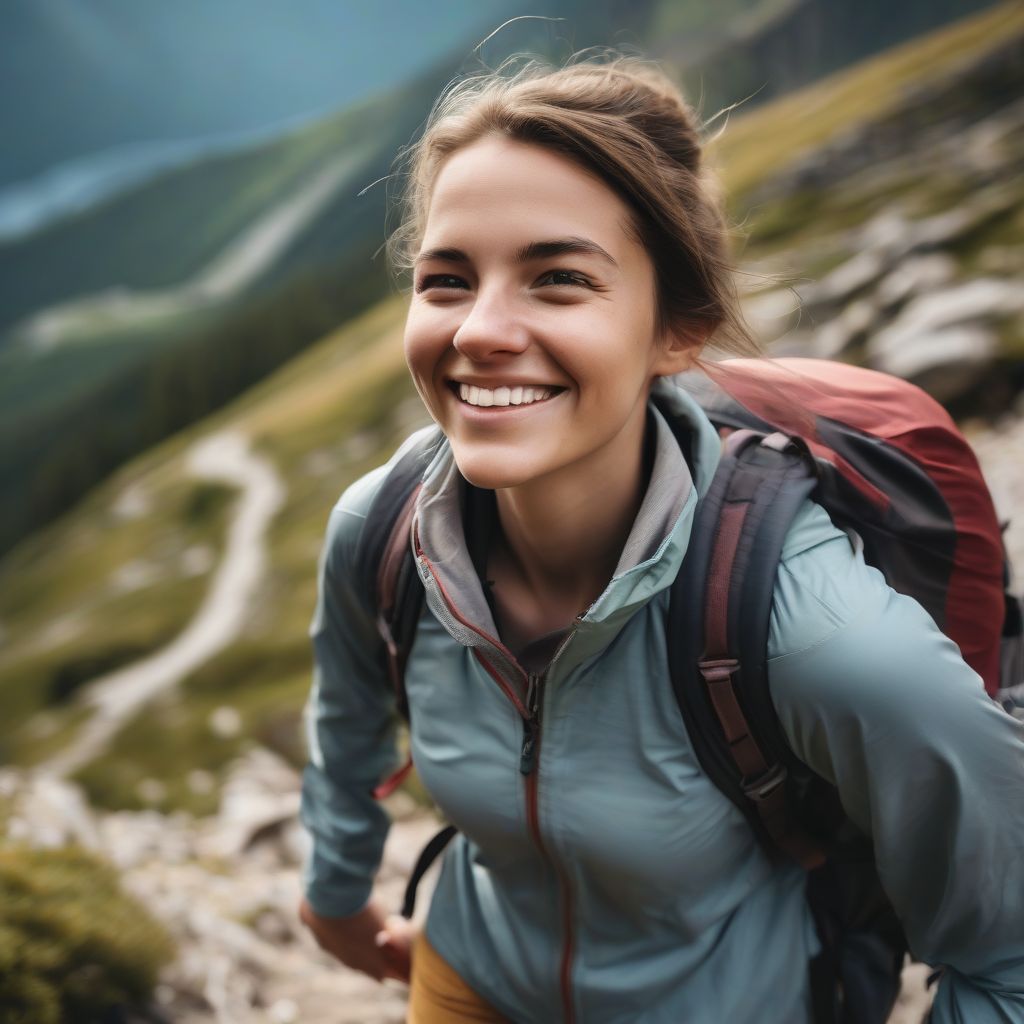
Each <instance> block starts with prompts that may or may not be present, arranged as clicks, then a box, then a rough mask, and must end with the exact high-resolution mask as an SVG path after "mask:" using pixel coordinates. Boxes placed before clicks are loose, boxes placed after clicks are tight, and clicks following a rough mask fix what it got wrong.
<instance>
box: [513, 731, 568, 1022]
mask: <svg viewBox="0 0 1024 1024" xmlns="http://www.w3.org/2000/svg"><path fill="white" fill-rule="evenodd" d="M535 742H536V744H537V746H536V751H535V753H534V758H535V761H534V765H533V771H531V772H530V774H529V775H527V776H526V779H525V782H526V822H527V825H528V827H529V829H530V833H531V835H532V836H533V841H534V843H535V844H536V846H537V849H538V850H540V854H541V856H542V857H543V858H544V859H545V860H546V861H547V862H548V864H550V865H551V867H552V869H553V870H554V872H555V875H556V877H557V878H558V886H559V889H560V890H561V897H562V936H563V938H562V962H561V965H560V967H559V971H558V983H559V987H560V989H561V993H562V1018H563V1020H564V1021H565V1024H573V1022H574V1021H575V1019H576V1014H575V1011H574V1009H573V1003H572V958H573V952H574V948H575V938H574V935H573V927H572V886H571V884H570V882H569V878H568V876H567V875H566V873H565V871H564V869H563V868H562V866H561V865H560V864H559V863H558V862H557V861H556V860H555V859H554V858H553V857H552V856H551V854H550V853H549V852H548V848H547V846H546V845H545V844H544V837H543V836H542V835H541V831H540V810H539V808H538V806H537V776H538V774H539V773H540V747H541V730H540V724H539V722H538V726H537V738H536V741H535Z"/></svg>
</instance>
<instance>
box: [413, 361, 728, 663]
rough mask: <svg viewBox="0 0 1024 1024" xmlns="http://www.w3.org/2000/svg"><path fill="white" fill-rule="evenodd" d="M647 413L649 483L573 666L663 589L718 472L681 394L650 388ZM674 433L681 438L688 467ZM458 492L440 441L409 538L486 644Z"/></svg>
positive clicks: (483, 607) (700, 417) (459, 481)
mask: <svg viewBox="0 0 1024 1024" xmlns="http://www.w3.org/2000/svg"><path fill="white" fill-rule="evenodd" d="M650 409H651V413H652V415H653V418H654V422H655V425H656V434H655V457H654V465H653V469H652V473H651V480H650V483H649V484H648V488H647V493H646V494H645V496H644V500H643V502H642V503H641V506H640V511H639V512H638V514H637V517H636V520H635V521H634V523H633V528H632V530H631V532H630V534H629V537H628V539H627V541H626V544H625V547H624V548H623V551H622V555H621V557H620V559H619V563H618V565H617V567H616V570H615V573H614V575H613V576H612V579H611V580H610V581H609V583H608V586H607V587H606V588H605V590H604V592H603V593H602V594H601V595H600V597H598V599H597V600H596V601H595V602H594V603H593V604H592V605H591V606H590V608H589V609H587V611H586V613H585V614H584V615H583V616H582V617H581V618H580V619H578V620H577V629H576V637H575V638H574V642H573V644H572V646H573V648H574V657H573V658H572V661H573V662H578V661H579V660H581V659H582V658H583V657H587V656H589V654H590V653H596V651H597V650H599V649H600V648H601V647H603V646H604V645H605V644H607V643H608V642H609V640H610V639H611V638H612V635H613V634H615V633H617V632H618V630H619V629H620V628H621V627H622V626H623V625H624V624H625V622H626V621H627V620H628V619H629V617H630V616H631V615H632V614H633V613H634V612H635V611H636V610H637V609H638V608H639V607H640V606H641V605H643V604H645V603H646V602H647V601H649V600H650V599H651V598H652V597H653V596H654V595H655V594H657V593H658V592H659V591H661V590H663V589H664V588H666V587H667V586H669V585H670V584H671V582H672V580H673V579H674V578H675V576H676V574H677V573H678V571H679V567H680V566H681V565H682V561H683V556H684V555H685V553H686V547H687V544H688V542H689V538H690V531H691V529H692V526H693V514H694V509H695V507H696V504H697V499H698V497H699V496H700V495H703V494H705V493H706V492H707V490H708V488H709V487H710V485H711V480H712V478H713V477H714V473H715V469H716V467H717V465H718V458H719V453H720V450H721V446H720V442H719V438H718V434H717V432H716V430H715V428H714V427H713V426H712V425H711V423H710V421H709V420H708V418H707V417H706V416H705V414H704V412H703V410H702V409H701V408H700V406H699V405H697V403H696V402H695V401H694V399H693V398H692V397H691V396H690V395H689V394H688V393H687V392H686V391H684V390H683V389H682V388H680V387H679V386H678V385H677V384H675V383H674V382H672V381H671V380H669V379H665V378H661V379H659V380H658V381H656V382H655V385H654V387H653V388H652V392H651V404H650ZM669 420H671V421H672V424H673V426H674V427H675V433H673V428H672V427H671V426H670V425H669ZM676 434H679V435H681V436H683V437H684V438H688V439H689V456H690V464H689V465H688V464H687V460H686V459H685V458H684V456H683V452H682V450H681V448H680V446H679V443H678V442H677V440H676ZM464 486H465V481H464V479H463V477H462V475H461V474H460V473H459V471H458V467H457V466H456V465H455V459H454V457H453V455H452V451H451V447H450V445H449V444H448V442H447V441H443V442H442V444H441V445H440V447H439V449H438V451H437V453H436V455H435V456H434V458H433V460H432V461H431V463H430V465H429V466H428V467H427V470H426V473H425V474H424V478H423V487H422V489H421V491H420V496H419V500H418V502H417V507H416V526H415V529H416V536H417V539H418V543H419V546H420V549H421V551H422V553H423V555H424V556H425V557H426V558H427V559H428V560H429V562H430V564H431V567H432V569H433V571H434V573H435V574H436V576H437V578H438V581H439V582H440V584H441V587H440V590H442V591H443V593H444V594H445V595H446V596H447V599H448V601H449V602H450V604H451V605H453V606H454V607H455V608H457V610H458V613H459V616H460V617H461V618H463V619H465V620H468V621H469V622H471V623H473V625H474V627H476V628H477V629H479V631H481V632H482V633H484V634H486V635H487V636H490V637H494V636H495V635H496V629H495V625H494V620H493V617H492V615H491V612H490V608H489V607H488V604H487V601H486V598H485V597H484V593H483V589H482V587H481V585H480V581H479V578H478V577H477V574H476V571H475V569H474V567H473V563H472V560H471V558H470V555H469V551H468V549H467V546H466V542H465V535H464V530H463V523H462V509H463V488H464ZM439 618H441V619H442V621H444V616H439Z"/></svg>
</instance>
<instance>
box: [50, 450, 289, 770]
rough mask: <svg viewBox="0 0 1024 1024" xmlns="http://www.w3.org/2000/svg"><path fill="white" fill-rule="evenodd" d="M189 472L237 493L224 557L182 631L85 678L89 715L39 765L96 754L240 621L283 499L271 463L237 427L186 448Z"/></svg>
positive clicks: (63, 766)
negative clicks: (143, 655)
mask: <svg viewBox="0 0 1024 1024" xmlns="http://www.w3.org/2000/svg"><path fill="white" fill-rule="evenodd" d="M187 468H188V470H189V472H190V473H191V474H193V475H194V476H198V477H200V478H202V479H205V480H216V481H219V482H223V483H227V484H229V485H231V486H233V487H237V488H238V489H239V491H240V492H241V493H240V494H239V497H238V499H237V503H236V506H235V509H234V514H233V519H232V521H231V525H230V527H229V528H228V535H227V543H226V545H225V549H224V557H223V559H222V561H221V564H220V566H219V567H218V569H217V571H216V573H215V575H214V578H213V581H212V583H211V585H210V589H209V591H208V592H207V595H206V598H205V600H204V601H203V603H202V605H201V606H200V607H199V609H198V611H197V612H196V614H195V615H194V616H193V618H192V621H191V622H190V623H189V624H188V626H187V627H186V628H185V630H184V631H183V632H182V633H181V634H180V635H179V636H178V637H176V638H175V639H174V640H173V641H172V642H171V643H169V644H168V645H167V646H166V647H164V648H162V649H161V650H159V651H157V652H156V653H155V654H153V655H151V656H150V657H148V658H144V659H143V660H142V661H137V662H133V663H132V664H131V665H127V666H126V667H124V668H121V669H118V670H117V671H115V672H111V673H109V674H108V675H105V676H101V677H100V678H98V679H96V680H95V681H93V682H92V683H90V684H89V686H88V688H87V690H86V691H85V697H84V699H85V702H86V704H87V705H88V706H89V707H91V708H92V709H93V715H92V717H91V718H90V719H89V721H88V722H87V723H86V724H85V725H84V726H83V727H82V728H81V730H80V731H79V733H78V735H77V736H76V738H75V740H74V742H73V743H71V745H70V746H68V747H67V748H66V749H65V750H63V751H62V752H61V753H60V754H58V755H57V756H56V757H54V758H52V759H50V760H49V761H46V762H44V763H43V764H41V765H39V768H38V770H39V771H41V772H49V773H53V774H58V775H67V774H69V773H71V772H73V771H75V770H76V769H78V768H79V767H81V766H82V765H83V764H85V763H87V762H88V761H90V760H91V759H92V758H94V757H95V756H96V755H97V753H99V752H100V751H101V750H102V749H103V746H104V745H105V744H106V742H107V741H108V740H109V739H110V737H111V736H112V735H113V733H114V732H116V730H117V729H118V728H119V727H120V726H121V725H122V723H124V722H125V721H126V720H128V719H129V718H131V716H132V715H134V714H135V713H136V711H138V709H139V708H140V707H141V706H142V705H143V704H144V703H146V702H147V701H148V700H150V699H152V698H153V697H154V696H155V695H156V694H158V693H160V692H161V691H163V690H166V689H168V688H169V687H171V686H174V685H175V683H177V682H178V680H179V679H181V678H183V677H184V676H185V675H187V674H188V673H189V672H191V671H193V670H194V669H195V668H198V667H199V666H200V665H201V664H202V663H203V662H205V661H207V660H208V659H209V658H211V657H213V655H215V654H216V653H217V652H218V651H221V650H222V649H223V648H225V647H227V646H228V644H230V643H231V642H232V641H233V640H234V639H235V637H236V636H237V635H238V633H239V631H240V630H241V628H242V625H243V623H244V621H245V616H246V612H247V610H248V607H249V602H250V600H251V598H252V596H253V594H254V592H255V591H256V588H257V587H258V586H259V583H260V581H261V579H262V578H263V574H264V571H265V568H266V561H267V553H266V537H265V535H266V531H267V527H268V526H269V524H270V522H271V520H272V519H273V517H274V515H275V514H276V512H277V510H278V509H279V508H280V507H281V505H282V503H283V502H284V499H285V494H286V491H285V486H284V484H283V483H282V481H281V479H280V477H279V476H278V474H277V472H276V470H275V469H274V467H273V466H272V465H271V464H270V462H268V461H267V460H266V459H265V458H263V457H262V456H259V455H256V454H254V453H253V452H252V451H251V450H250V448H249V442H248V439H247V438H246V437H244V436H242V435H241V434H237V433H223V434H215V435H213V436H211V437H207V438H203V439H202V440H200V441H199V442H197V443H196V444H195V446H194V447H193V448H192V449H191V450H190V451H189V453H188V455H187Z"/></svg>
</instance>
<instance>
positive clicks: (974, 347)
mask: <svg viewBox="0 0 1024 1024" xmlns="http://www.w3.org/2000/svg"><path fill="white" fill-rule="evenodd" d="M870 344H871V346H872V351H871V356H872V359H871V365H872V366H874V367H875V369H878V370H884V371H885V372H886V373H892V374H895V375H896V376H898V377H903V378H904V379H906V380H912V381H914V383H916V384H918V385H920V386H921V387H923V388H924V389H925V390H926V391H927V392H928V393H929V394H930V395H931V396H932V397H933V398H936V399H938V400H939V401H940V402H949V401H950V400H951V399H954V398H956V397H958V396H959V395H961V394H964V393H966V392H968V391H970V390H971V389H972V388H973V387H974V386H975V385H976V384H977V383H978V382H979V381H980V380H981V379H982V377H983V376H984V375H985V371H986V370H987V369H988V367H989V365H990V364H991V362H992V359H993V357H994V356H995V354H996V351H997V349H998V340H997V338H996V336H995V334H993V333H992V332H991V331H989V330H986V329H985V328H984V327H978V326H973V325H967V324H964V325H960V326H954V327H945V328H942V329H936V330H934V331H932V332H931V333H923V332H922V333H919V334H917V333H915V334H909V333H908V334H899V333H896V332H892V333H886V332H885V331H883V332H880V333H879V335H877V336H876V337H875V338H874V339H873V340H872V342H871V343H870Z"/></svg>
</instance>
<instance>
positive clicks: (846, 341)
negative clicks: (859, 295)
mask: <svg viewBox="0 0 1024 1024" xmlns="http://www.w3.org/2000/svg"><path fill="white" fill-rule="evenodd" d="M878 317H879V310H878V306H877V304H876V303H875V302H874V301H873V300H871V299H858V300H856V301H855V302H851V303H850V304H849V305H848V306H846V307H845V308H844V309H843V310H842V312H841V313H840V314H839V315H838V316H836V317H833V318H832V319H831V320H827V321H826V322H825V323H823V324H822V325H821V327H819V328H818V329H817V330H816V331H815V332H814V334H813V345H814V348H813V352H812V354H813V355H814V356H815V357H816V358H818V359H835V358H836V357H837V356H839V355H841V354H842V353H843V352H845V351H846V350H847V349H848V348H849V347H850V346H851V345H853V344H856V343H857V342H860V341H863V339H864V338H865V337H866V336H867V334H868V332H869V331H870V330H871V328H872V327H874V326H875V324H876V323H877V322H878Z"/></svg>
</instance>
